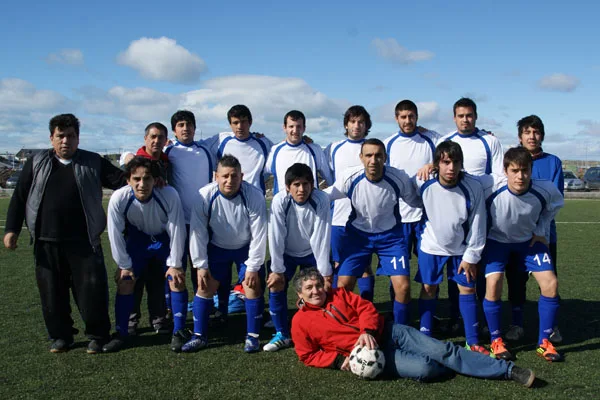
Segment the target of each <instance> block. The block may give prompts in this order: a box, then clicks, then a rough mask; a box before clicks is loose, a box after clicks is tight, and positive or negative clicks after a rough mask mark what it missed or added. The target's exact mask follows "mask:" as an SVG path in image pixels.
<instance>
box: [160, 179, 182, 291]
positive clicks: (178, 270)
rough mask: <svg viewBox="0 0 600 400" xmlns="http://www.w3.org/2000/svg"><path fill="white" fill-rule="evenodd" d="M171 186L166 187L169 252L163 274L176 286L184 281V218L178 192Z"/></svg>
mask: <svg viewBox="0 0 600 400" xmlns="http://www.w3.org/2000/svg"><path fill="white" fill-rule="evenodd" d="M170 189H172V188H168V189H165V190H168V193H169V194H168V204H169V212H168V215H167V217H168V220H167V234H168V235H169V241H170V253H169V257H167V267H168V269H167V272H166V274H165V276H170V277H171V279H172V280H173V283H174V284H175V285H176V286H178V285H182V284H184V283H185V271H184V270H183V268H182V266H181V259H182V258H183V252H184V249H185V239H186V232H185V220H184V217H183V207H182V205H181V200H180V198H179V194H177V192H176V191H175V190H174V189H173V190H170Z"/></svg>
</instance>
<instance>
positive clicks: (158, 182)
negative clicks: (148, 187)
mask: <svg viewBox="0 0 600 400" xmlns="http://www.w3.org/2000/svg"><path fill="white" fill-rule="evenodd" d="M154 186H155V187H157V188H159V189H162V188H164V187H165V186H167V182H165V180H164V179H163V178H162V177H160V176H159V177H156V178H154Z"/></svg>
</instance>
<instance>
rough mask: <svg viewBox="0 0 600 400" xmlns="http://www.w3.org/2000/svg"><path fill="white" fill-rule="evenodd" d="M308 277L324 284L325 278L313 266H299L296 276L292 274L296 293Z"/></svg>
mask: <svg viewBox="0 0 600 400" xmlns="http://www.w3.org/2000/svg"><path fill="white" fill-rule="evenodd" d="M310 279H314V280H316V281H319V282H320V283H321V284H322V285H325V278H323V275H321V273H320V272H319V270H318V269H316V268H315V267H309V268H301V269H300V271H299V272H298V273H297V274H296V276H294V281H293V285H294V290H296V293H300V292H301V291H302V284H303V283H304V282H306V281H308V280H310Z"/></svg>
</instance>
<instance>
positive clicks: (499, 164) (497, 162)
mask: <svg viewBox="0 0 600 400" xmlns="http://www.w3.org/2000/svg"><path fill="white" fill-rule="evenodd" d="M491 142H492V149H491V150H492V173H493V174H497V175H502V174H504V152H503V151H502V144H501V143H500V141H499V140H498V139H496V140H492V141H491Z"/></svg>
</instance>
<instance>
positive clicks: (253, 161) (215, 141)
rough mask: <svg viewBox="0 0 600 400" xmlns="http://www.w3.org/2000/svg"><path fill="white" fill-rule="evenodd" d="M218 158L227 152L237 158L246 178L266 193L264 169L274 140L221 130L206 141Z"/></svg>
mask: <svg viewBox="0 0 600 400" xmlns="http://www.w3.org/2000/svg"><path fill="white" fill-rule="evenodd" d="M203 143H204V144H206V146H207V147H209V149H210V150H211V152H212V154H213V155H215V156H216V158H217V160H219V159H221V157H223V155H225V154H231V155H232V156H234V157H235V158H237V159H238V160H239V162H240V164H241V166H242V173H243V174H244V180H245V181H246V182H248V183H249V184H251V185H254V186H256V187H257V188H259V189H260V190H262V192H263V194H264V193H265V180H264V176H263V173H264V169H265V165H266V163H267V158H268V157H269V152H270V151H271V147H273V142H271V141H270V140H269V139H267V138H266V137H264V136H263V137H261V138H257V137H256V136H255V135H254V133H250V136H248V138H246V139H244V140H241V139H238V138H237V137H236V136H235V134H234V133H233V132H221V133H219V134H218V135H215V136H213V137H211V138H208V139H206V140H205V141H204V142H203Z"/></svg>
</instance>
